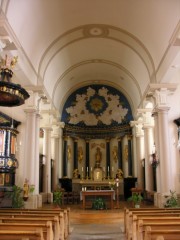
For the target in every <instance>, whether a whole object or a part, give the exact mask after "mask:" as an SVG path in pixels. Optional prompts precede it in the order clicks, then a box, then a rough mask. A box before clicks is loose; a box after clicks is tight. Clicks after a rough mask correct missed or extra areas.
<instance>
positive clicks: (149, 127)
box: [138, 109, 154, 191]
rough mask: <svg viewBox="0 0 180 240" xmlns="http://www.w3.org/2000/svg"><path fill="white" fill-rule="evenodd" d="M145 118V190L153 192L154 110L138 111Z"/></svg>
mask: <svg viewBox="0 0 180 240" xmlns="http://www.w3.org/2000/svg"><path fill="white" fill-rule="evenodd" d="M138 112H139V113H141V114H142V116H143V130H144V148H145V190H147V191H153V171H152V166H151V163H150V155H151V154H152V147H153V145H154V140H153V139H154V136H153V126H154V119H153V118H152V109H138Z"/></svg>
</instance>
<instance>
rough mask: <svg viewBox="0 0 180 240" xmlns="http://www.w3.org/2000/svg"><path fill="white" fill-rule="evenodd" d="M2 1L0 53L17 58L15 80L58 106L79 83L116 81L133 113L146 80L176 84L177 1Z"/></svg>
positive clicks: (179, 52)
mask: <svg viewBox="0 0 180 240" xmlns="http://www.w3.org/2000/svg"><path fill="white" fill-rule="evenodd" d="M0 3H1V15H0V16H1V18H0V40H1V41H3V42H5V43H6V45H7V46H6V47H5V48H4V49H3V51H2V52H1V56H2V57H3V55H4V54H6V53H7V52H9V50H11V54H13V55H18V57H19V62H18V66H16V68H15V71H14V73H15V76H14V79H15V81H17V82H18V83H20V84H21V85H22V86H24V87H27V86H28V87H29V88H30V87H33V88H34V87H35V88H36V87H37V88H39V86H42V85H43V86H44V88H45V92H46V93H47V95H48V98H49V99H50V100H51V101H52V105H51V106H53V107H55V108H56V109H58V110H60V111H61V110H62V107H63V104H64V102H65V101H66V99H67V97H68V96H69V94H71V93H72V92H73V91H75V90H76V89H77V88H79V87H80V86H85V85H88V84H96V83H102V84H107V85H110V86H114V87H116V88H117V89H119V90H120V91H122V92H123V93H124V94H125V95H126V97H127V99H128V100H129V102H130V104H131V107H132V110H133V111H134V112H135V110H136V109H137V108H138V107H142V106H141V104H142V98H143V97H144V96H145V94H146V91H147V88H148V85H149V84H150V83H162V82H172V81H173V82H177V81H179V79H178V77H179V76H180V68H179V66H180V0H158V1H157V0H151V1H149V0H136V1H133V0H111V1H109V0H96V1H95V0H25V1H24V0H18V1H17V0H9V1H5V0H4V1H3V0H2V1H0ZM11 41H12V42H11ZM16 109H17V111H14V109H13V111H14V112H18V110H19V109H20V107H17V108H16ZM4 110H5V111H7V112H8V111H11V110H9V109H5V108H4ZM19 118H20V117H19ZM18 120H19V119H18ZM21 120H22V119H21Z"/></svg>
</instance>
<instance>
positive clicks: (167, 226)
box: [137, 219, 180, 240]
mask: <svg viewBox="0 0 180 240" xmlns="http://www.w3.org/2000/svg"><path fill="white" fill-rule="evenodd" d="M147 226H150V227H151V230H176V229H178V228H180V221H174V220H173V221H170V220H168V222H167V221H165V222H164V221H163V220H161V222H156V219H155V220H153V221H146V222H144V221H143V220H139V221H138V232H137V239H138V240H143V239H144V238H145V229H146V227H147Z"/></svg>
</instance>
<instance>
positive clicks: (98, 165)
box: [95, 147, 102, 168]
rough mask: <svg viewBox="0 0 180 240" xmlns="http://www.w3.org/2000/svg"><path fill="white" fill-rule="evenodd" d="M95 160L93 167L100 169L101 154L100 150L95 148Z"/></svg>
mask: <svg viewBox="0 0 180 240" xmlns="http://www.w3.org/2000/svg"><path fill="white" fill-rule="evenodd" d="M95 158H96V164H95V167H96V168H98V167H100V164H101V160H102V153H101V150H100V148H99V147H97V148H96V154H95Z"/></svg>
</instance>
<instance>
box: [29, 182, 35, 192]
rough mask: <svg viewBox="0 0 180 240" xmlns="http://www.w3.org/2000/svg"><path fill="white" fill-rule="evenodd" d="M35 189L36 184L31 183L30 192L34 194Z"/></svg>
mask: <svg viewBox="0 0 180 240" xmlns="http://www.w3.org/2000/svg"><path fill="white" fill-rule="evenodd" d="M34 190H35V185H34V184H31V185H29V193H31V194H33V192H34Z"/></svg>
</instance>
